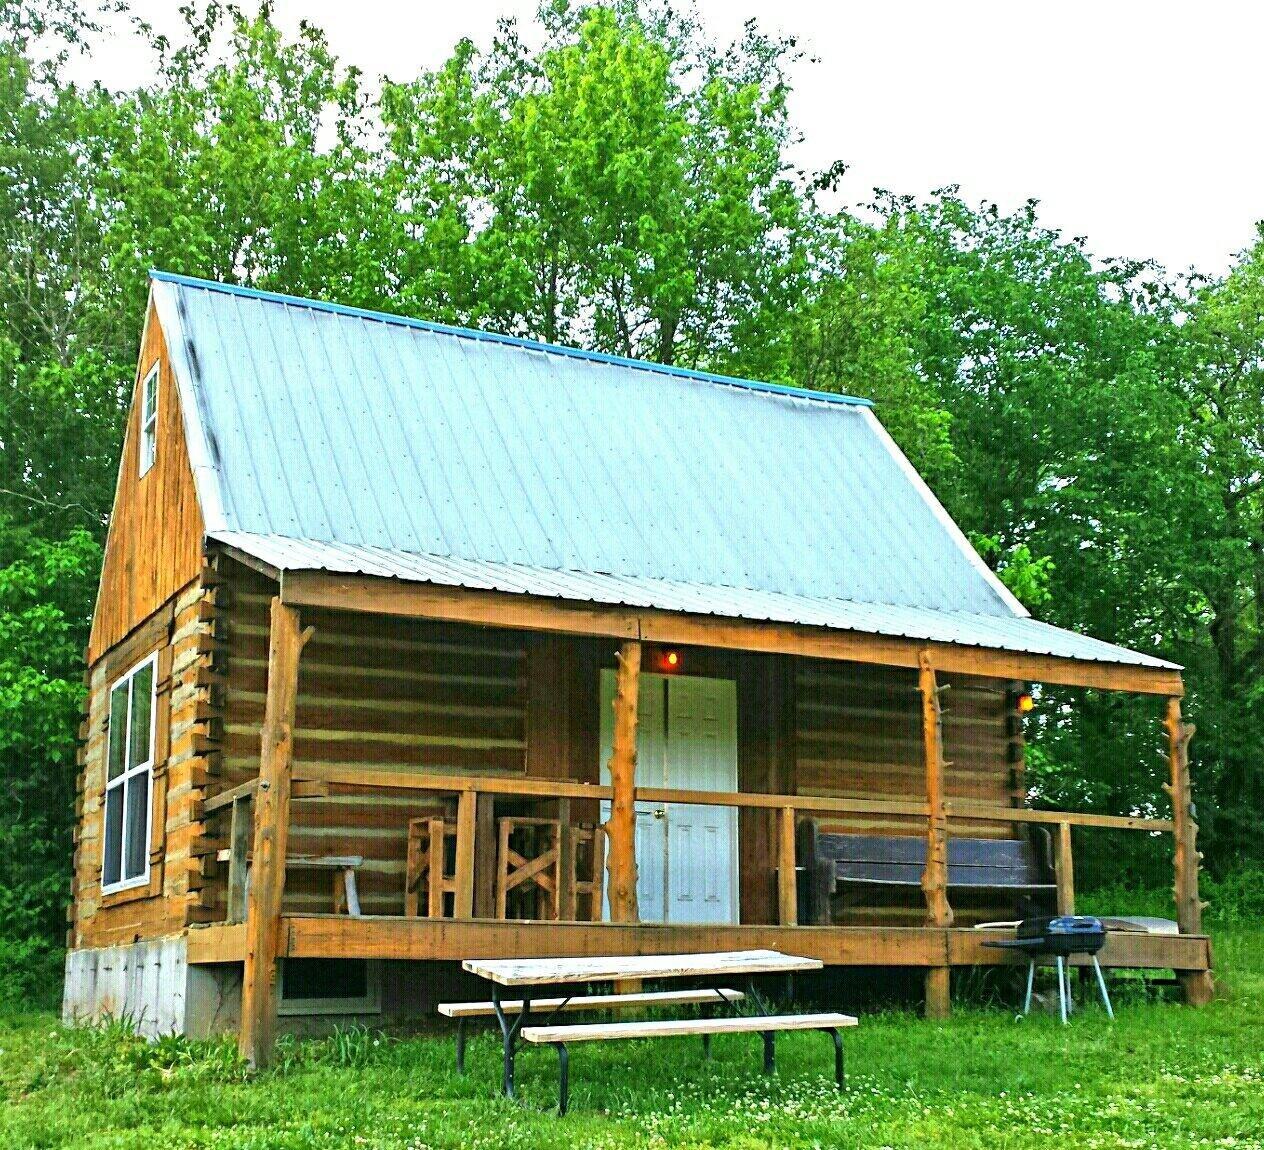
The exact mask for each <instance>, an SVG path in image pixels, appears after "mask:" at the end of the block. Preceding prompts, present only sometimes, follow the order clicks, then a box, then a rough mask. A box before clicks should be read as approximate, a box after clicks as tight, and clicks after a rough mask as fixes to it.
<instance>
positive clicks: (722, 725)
mask: <svg viewBox="0 0 1264 1150" xmlns="http://www.w3.org/2000/svg"><path fill="white" fill-rule="evenodd" d="M614 683H615V678H614V672H613V671H602V673H601V781H602V782H603V783H606V784H607V785H608V784H609V781H610V769H609V763H610V751H611V745H612V743H613V739H614V706H613V703H614ZM638 712H639V714H638V723H637V744H636V745H637V765H636V785H637V787H671V788H675V789H680V790H691V791H730V792H731V791H736V790H737V688H736V684H735V683H733V682H732V681H731V680H727V679H700V678H687V677H684V676H680V677H675V676H672V677H669V676H664V675H648V674H645V675H642V676H641V683H640V694H639V699H638ZM609 813H610V812H609V804H608V803H603V804H602V818H603V819H606V818H608V817H609ZM636 861H637V888H636V893H637V903H638V906H639V909H640V916H641V921H642V922H675V923H731V922H736V921H737V907H738V901H737V897H738V896H737V812H736V810H734V809H733V808H731V807H713V806H701V805H698V806H694V805H690V806H685V805H682V804H670V805H668V804H663V803H645V802H638V803H637V804H636ZM606 915H607V917H608V916H609V907H608V905H607V907H606Z"/></svg>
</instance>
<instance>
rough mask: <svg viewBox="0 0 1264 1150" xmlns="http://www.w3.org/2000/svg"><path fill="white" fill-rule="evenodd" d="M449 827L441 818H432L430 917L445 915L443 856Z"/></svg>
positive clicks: (427, 904)
mask: <svg viewBox="0 0 1264 1150" xmlns="http://www.w3.org/2000/svg"><path fill="white" fill-rule="evenodd" d="M445 838H447V828H446V827H445V826H444V821H443V819H441V818H433V819H431V820H430V868H429V871H428V873H427V876H426V877H427V881H428V882H429V884H430V885H429V889H428V890H427V891H426V915H427V917H429V918H442V917H443V879H444V874H443V856H444V854H445V851H444V849H443V848H444V839H445Z"/></svg>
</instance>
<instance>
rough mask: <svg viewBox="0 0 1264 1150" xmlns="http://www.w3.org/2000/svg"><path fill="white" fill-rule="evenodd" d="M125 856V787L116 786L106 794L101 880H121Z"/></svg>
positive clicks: (110, 882) (108, 882)
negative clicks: (103, 861)
mask: <svg viewBox="0 0 1264 1150" xmlns="http://www.w3.org/2000/svg"><path fill="white" fill-rule="evenodd" d="M122 858H123V788H122V787H121V786H120V787H114V788H112V789H111V790H109V791H107V792H106V795H105V866H103V867H102V868H101V881H102V883H103V884H104V885H106V886H110V885H112V884H113V883H116V882H118V881H119V878H120V877H121V876H120V872H119V864H120V862H121V860H122Z"/></svg>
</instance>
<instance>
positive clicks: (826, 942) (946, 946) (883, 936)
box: [190, 914, 1211, 971]
mask: <svg viewBox="0 0 1264 1150" xmlns="http://www.w3.org/2000/svg"><path fill="white" fill-rule="evenodd" d="M285 927H286V929H285V931H284V932H283V943H284V945H285V951H284V953H285V955H286V956H287V957H292V958H329V957H340V958H382V959H410V960H412V959H431V960H442V961H462V960H464V959H466V958H468V957H469V956H470V955H471V954H489V955H494V954H512V955H516V956H519V957H521V958H542V959H547V958H556V957H559V956H560V957H584V956H603V957H609V956H612V955H651V956H653V955H661V954H665V953H672V954H679V953H686V952H690V951H692V952H697V953H706V952H711V951H714V950H715V949H716V948H717V947H722V948H725V949H728V950H746V949H755V948H767V949H772V950H780V951H783V952H785V953H789V954H795V955H799V956H802V957H807V958H816V959H820V960H821V962H823V963H824V964H825V965H827V966H835V965H837V966H891V967H922V968H925V967H928V966H944V965H952V966H999V965H1009V964H1013V963H1015V962H1020V961H1021V959H1019V958H1015V957H1014V956H1013V955H1011V954H1009V953H1008V952H1006V951H1002V950H996V949H993V948H990V947H986V946H984V945H983V944H984V942H985V941H987V940H989V939H990V940H996V939H1000V938H1005V937H1009V934H1008V933H1007V932H1004V931H982V930H970V929H963V928H957V927H950V928H948V929H940V928H932V927H905V926H879V927H869V926H844V927H838V926H828V927H827V926H797V927H779V926H714V925H707V926H660V925H648V924H644V923H609V922H601V923H559V922H549V923H540V922H500V921H494V920H493V921H484V920H478V919H475V920H471V921H466V922H459V921H454V920H452V919H439V920H437V921H431V920H428V919H409V918H402V917H401V918H387V917H382V918H362V919H351V918H348V917H347V916H345V915H342V916H337V917H335V916H333V915H323V914H317V915H292V916H287V917H286V919H285ZM213 929H215V928H203V929H201V930H199V931H196V932H191V933H190V939H191V940H192V939H193V938H194V937H198V936H202V935H204V934H205V931H206V930H213ZM220 929H233V928H220ZM230 937H231V936H230ZM229 945H230V944H229V941H228V940H227V939H225V940H224V941H222V942H221V943H220V945H219V946H218V947H217V948H214V953H216V954H217V955H218V957H216V958H206V957H202V956H203V955H205V954H207V953H208V952H210V951H212V949H213V948H212V946H211V945H209V944H208V943H205V942H203V943H199V946H198V948H197V949H196V951H191V954H196V955H197V956H198V957H196V958H195V957H191V958H190V961H191V962H192V961H231V960H232V958H231V957H226V956H228V955H230V953H231V952H230V951H229V949H228V948H229ZM241 953H242V950H241V949H239V950H237V952H236V960H237V961H240V959H241ZM1101 958H1102V963H1103V965H1105V966H1116V967H1121V968H1146V969H1156V970H1162V969H1169V970H1171V969H1175V970H1189V971H1199V970H1207V969H1209V968H1210V965H1211V951H1210V944H1209V942H1208V940H1207V939H1206V938H1205V937H1203V936H1198V935H1149V934H1137V933H1123V932H1113V931H1112V932H1111V933H1110V934H1109V935H1108V937H1107V941H1106V947H1105V949H1104V950H1103V952H1102V956H1101Z"/></svg>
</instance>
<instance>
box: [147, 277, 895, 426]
mask: <svg viewBox="0 0 1264 1150" xmlns="http://www.w3.org/2000/svg"><path fill="white" fill-rule="evenodd" d="M149 278H150V279H151V280H158V281H159V282H161V283H172V284H179V285H181V286H183V287H190V288H201V289H203V290H207V291H220V292H226V293H228V294H229V295H236V296H242V297H244V298H246V299H257V300H264V301H267V302H269V303H279V304H287V305H289V306H292V307H306V308H311V309H313V310H314V311H324V312H329V313H331V314H333V315H345V316H351V317H353V318H356V319H367V320H375V321H377V322H378V323H392V324H398V325H399V326H401V327H411V328H415V329H416V330H418V331H427V332H434V333H436V334H439V335H453V336H458V337H460V338H462V339H473V340H480V341H482V342H485V343H496V344H503V345H504V346H506V347H517V348H521V349H523V350H525V351H541V352H546V353H548V354H550V355H562V356H567V357H569V358H571V359H580V360H586V361H588V362H590V363H601V364H608V365H611V366H615V367H630V368H636V369H638V370H640V371H652V372H657V373H658V374H660V375H668V376H674V377H676V378H677V379H692V380H696V381H699V382H703V383H718V384H723V385H724V386H726V387H736V388H742V389H744V390H746V391H755V392H764V393H766V394H769V395H784V396H789V397H791V398H794V399H810V400H816V401H818V402H821V403H836V404H842V405H845V406H849V407H872V406H873V402H872V400H868V399H862V398H860V397H859V396H855V395H839V394H836V393H834V392H829V391H813V390H812V389H810V388H806V387H791V386H789V385H787V384H782V383H764V382H762V381H760V380H753V379H741V378H739V377H737V376H732V375H720V374H718V373H716V372H711V371H696V370H692V369H690V368H684V367H673V366H670V365H668V364H663V363H654V362H653V361H651V360H646V359H630V358H628V357H627V356H622V355H610V354H608V353H606V352H601V351H585V350H583V349H582V348H578V347H566V346H564V345H562V344H556V343H543V342H541V341H540V340H534V339H524V338H522V337H520V336H512V335H501V334H500V333H498V332H490V331H479V330H478V329H476V328H468V327H454V326H453V325H451V324H445V323H433V322H431V321H429V320H421V319H412V318H410V317H408V316H401V315H392V314H391V313H390V312H383V311H370V310H369V309H367V308H359V307H348V306H346V305H345V304H338V303H329V302H327V301H325V300H316V299H307V298H305V297H303V296H293V295H284V294H282V293H280V292H272V291H263V290H261V289H259V288H251V287H242V286H240V285H238V284H226V283H221V282H220V281H219V280H206V279H198V278H197V277H196V276H186V275H180V274H178V273H176V272H164V271H158V270H157V269H150V272H149Z"/></svg>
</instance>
